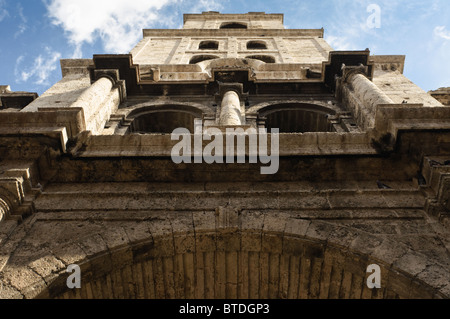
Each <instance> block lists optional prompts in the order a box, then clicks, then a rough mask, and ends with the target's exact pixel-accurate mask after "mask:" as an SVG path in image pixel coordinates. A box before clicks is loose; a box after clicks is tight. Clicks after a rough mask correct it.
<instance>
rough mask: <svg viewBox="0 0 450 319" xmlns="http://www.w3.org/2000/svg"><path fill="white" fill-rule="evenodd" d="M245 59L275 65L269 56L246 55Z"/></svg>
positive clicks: (272, 58)
mask: <svg viewBox="0 0 450 319" xmlns="http://www.w3.org/2000/svg"><path fill="white" fill-rule="evenodd" d="M245 58H246V59H254V60H260V61H263V62H265V63H275V62H276V60H275V58H274V57H273V56H271V55H248V56H246V57H245Z"/></svg>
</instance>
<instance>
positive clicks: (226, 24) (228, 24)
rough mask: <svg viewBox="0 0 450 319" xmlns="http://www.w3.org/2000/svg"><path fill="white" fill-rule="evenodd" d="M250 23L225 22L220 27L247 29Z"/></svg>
mask: <svg viewBox="0 0 450 319" xmlns="http://www.w3.org/2000/svg"><path fill="white" fill-rule="evenodd" d="M247 28H248V25H247V23H244V22H224V23H222V24H221V25H220V29H247Z"/></svg>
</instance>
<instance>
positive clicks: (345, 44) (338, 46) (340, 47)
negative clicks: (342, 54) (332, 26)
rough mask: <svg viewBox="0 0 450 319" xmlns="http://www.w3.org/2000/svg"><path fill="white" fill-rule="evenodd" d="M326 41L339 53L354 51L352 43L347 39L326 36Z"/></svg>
mask: <svg viewBox="0 0 450 319" xmlns="http://www.w3.org/2000/svg"><path fill="white" fill-rule="evenodd" d="M325 40H326V41H327V42H328V44H329V45H330V46H331V47H332V48H333V49H334V50H337V51H346V50H351V49H353V45H352V44H351V43H350V41H349V40H348V39H347V38H346V37H345V36H343V37H337V36H332V35H330V36H326V37H325Z"/></svg>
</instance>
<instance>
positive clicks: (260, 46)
mask: <svg viewBox="0 0 450 319" xmlns="http://www.w3.org/2000/svg"><path fill="white" fill-rule="evenodd" d="M266 49H267V44H266V43H265V42H264V41H248V42H247V50H266Z"/></svg>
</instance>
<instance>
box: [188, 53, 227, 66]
mask: <svg viewBox="0 0 450 319" xmlns="http://www.w3.org/2000/svg"><path fill="white" fill-rule="evenodd" d="M219 58H220V57H219V56H217V55H206V54H202V55H194V56H193V57H192V58H191V59H190V60H189V64H197V63H200V62H203V61H208V60H214V59H219Z"/></svg>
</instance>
